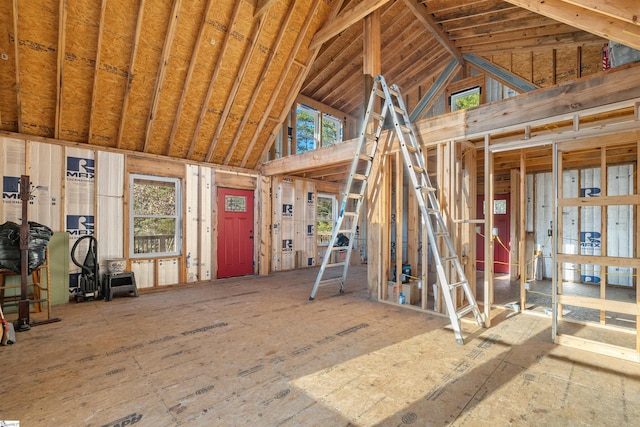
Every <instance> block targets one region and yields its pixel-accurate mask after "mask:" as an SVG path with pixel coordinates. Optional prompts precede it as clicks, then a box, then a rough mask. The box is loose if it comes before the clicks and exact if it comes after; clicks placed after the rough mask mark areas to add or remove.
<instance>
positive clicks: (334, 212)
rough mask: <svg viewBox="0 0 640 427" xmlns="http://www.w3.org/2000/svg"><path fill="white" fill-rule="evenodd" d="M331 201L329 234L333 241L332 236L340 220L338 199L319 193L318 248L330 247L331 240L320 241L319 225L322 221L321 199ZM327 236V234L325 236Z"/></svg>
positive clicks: (317, 207)
mask: <svg viewBox="0 0 640 427" xmlns="http://www.w3.org/2000/svg"><path fill="white" fill-rule="evenodd" d="M321 198H322V199H331V218H330V219H331V232H330V233H329V240H331V235H332V234H333V229H334V227H335V226H336V221H337V219H338V198H337V197H336V196H335V195H334V194H326V193H318V201H317V203H316V243H317V245H318V246H322V247H324V246H329V240H327V242H321V241H320V235H321V234H320V227H319V223H320V221H321V219H320V216H319V215H318V209H319V208H320V199H321ZM323 235H326V234H323Z"/></svg>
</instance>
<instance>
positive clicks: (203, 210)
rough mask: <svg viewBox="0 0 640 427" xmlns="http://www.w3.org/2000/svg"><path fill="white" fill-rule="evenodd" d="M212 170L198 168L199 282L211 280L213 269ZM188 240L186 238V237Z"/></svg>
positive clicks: (202, 167)
mask: <svg viewBox="0 0 640 427" xmlns="http://www.w3.org/2000/svg"><path fill="white" fill-rule="evenodd" d="M213 177H214V173H213V169H211V168H208V167H204V166H200V236H199V238H200V242H199V243H200V259H199V260H198V268H199V270H198V274H199V276H198V277H199V279H200V280H211V271H212V269H213V266H212V261H211V260H212V259H213V246H212V244H213V235H212V226H211V224H212V221H213V209H214V207H213V202H212V201H213V197H212V191H213V179H214V178H213ZM187 238H188V236H187Z"/></svg>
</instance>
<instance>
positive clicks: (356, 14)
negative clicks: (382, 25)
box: [309, 0, 390, 49]
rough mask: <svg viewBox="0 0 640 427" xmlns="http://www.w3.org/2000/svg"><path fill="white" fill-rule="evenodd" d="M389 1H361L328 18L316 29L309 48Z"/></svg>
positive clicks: (316, 45) (336, 33)
mask: <svg viewBox="0 0 640 427" xmlns="http://www.w3.org/2000/svg"><path fill="white" fill-rule="evenodd" d="M389 1H390V0H370V1H363V2H361V3H358V4H357V5H356V6H355V7H353V8H352V9H350V10H346V11H344V12H343V13H342V14H341V15H340V16H338V17H334V18H332V19H328V20H327V22H326V24H325V25H324V26H323V27H322V28H321V29H320V30H318V32H317V33H316V35H315V36H313V39H312V40H311V44H310V45H309V48H310V49H315V48H317V47H320V46H321V45H322V43H324V42H326V41H327V40H329V39H330V38H332V37H334V36H336V35H338V34H339V33H341V32H343V31H344V30H346V29H347V28H349V27H350V26H351V25H353V24H355V23H356V22H358V21H360V20H361V19H362V18H364V17H365V16H367V15H369V14H370V13H371V12H373V11H374V10H376V9H378V8H380V7H382V6H384V5H385V4H386V3H388V2H389Z"/></svg>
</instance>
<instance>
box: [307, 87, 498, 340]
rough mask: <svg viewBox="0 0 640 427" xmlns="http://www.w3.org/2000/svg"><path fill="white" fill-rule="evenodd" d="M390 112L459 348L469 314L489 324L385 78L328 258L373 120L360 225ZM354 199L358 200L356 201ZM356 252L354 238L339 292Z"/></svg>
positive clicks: (378, 89)
mask: <svg viewBox="0 0 640 427" xmlns="http://www.w3.org/2000/svg"><path fill="white" fill-rule="evenodd" d="M374 95H375V96H374ZM377 98H382V100H383V101H384V104H383V106H382V112H381V113H380V114H376V113H374V112H373V111H372V107H373V104H372V102H373V101H374V99H377ZM387 113H390V114H391V118H392V120H393V126H394V128H395V131H396V134H397V136H398V139H399V143H400V149H401V151H402V155H403V158H404V163H405V166H406V168H407V172H408V174H409V177H410V179H411V185H412V187H413V190H414V192H415V195H416V200H417V202H418V206H419V207H420V211H421V214H422V215H421V217H422V224H423V225H424V226H425V228H426V229H427V234H428V238H429V244H430V245H431V253H432V257H433V261H434V264H435V267H436V272H437V277H438V283H439V284H440V289H441V292H442V299H443V301H444V303H445V306H446V308H447V313H448V315H449V319H450V320H451V326H452V328H453V331H454V334H455V338H456V342H457V343H458V344H464V337H463V335H462V330H461V327H460V319H461V318H462V317H464V316H466V315H467V314H468V313H471V312H472V313H473V314H474V316H475V318H476V321H477V323H478V325H479V326H481V327H486V326H485V322H484V320H483V318H482V313H481V312H480V309H479V308H478V304H477V302H476V299H475V297H474V295H473V293H472V292H471V287H470V285H469V281H468V280H467V278H466V275H465V273H464V268H463V266H462V263H461V262H460V259H459V258H458V254H457V253H456V250H455V246H454V245H453V241H452V240H451V236H450V234H449V232H448V230H447V226H446V223H445V222H444V219H443V217H442V213H441V212H440V205H439V203H438V199H437V197H436V189H435V188H434V187H433V186H432V185H431V182H430V179H429V176H428V175H427V171H426V167H425V164H424V159H423V157H422V151H421V150H420V145H419V144H418V142H417V140H416V138H415V134H414V132H413V129H412V126H411V122H410V120H409V116H408V113H407V111H406V108H405V106H404V102H403V100H402V95H401V94H400V90H399V88H398V87H397V86H395V85H392V86H391V87H389V86H387V84H386V81H385V79H384V77H382V76H377V77H376V82H375V84H374V85H373V88H372V91H371V96H370V97H369V106H368V108H367V113H366V115H365V120H364V124H363V132H362V133H361V134H360V138H359V142H358V149H357V151H356V153H355V156H354V159H353V163H352V165H351V172H350V174H349V177H348V179H347V186H346V191H345V193H343V198H342V203H341V210H340V214H339V216H338V220H337V222H336V225H335V227H334V232H333V234H332V236H331V241H330V242H329V247H328V249H327V253H330V251H331V250H333V246H334V244H335V241H336V236H337V235H338V234H339V233H340V232H344V231H341V230H339V229H340V227H341V224H342V221H343V219H344V216H345V211H344V206H345V204H346V203H345V202H346V201H347V200H348V197H349V194H353V193H349V190H350V189H351V187H352V185H353V180H354V175H358V174H357V173H356V170H357V169H358V161H356V159H359V158H360V157H361V156H360V150H361V149H362V147H361V146H362V145H363V143H364V141H366V140H367V139H369V138H368V137H367V134H366V130H367V129H370V127H368V126H369V121H370V120H372V119H371V117H373V120H374V121H375V122H377V127H375V129H376V133H375V135H374V136H371V137H375V144H372V145H373V146H374V150H373V151H368V152H369V153H371V155H370V156H369V154H367V156H369V159H370V160H369V167H368V168H367V169H366V174H362V175H361V176H357V178H358V181H359V182H362V188H360V191H359V193H358V194H359V198H356V200H357V202H356V208H355V210H354V211H348V212H349V213H350V214H353V215H354V216H355V219H354V221H353V222H354V224H357V218H358V214H359V212H360V206H361V203H362V198H363V196H364V187H366V182H367V179H368V176H369V172H370V170H371V167H370V166H371V160H372V159H373V154H375V146H377V141H378V138H379V136H380V133H381V131H382V126H383V123H384V119H385V117H386V115H387ZM353 198H355V196H354V197H353ZM348 231H351V232H352V235H351V236H353V235H355V225H354V226H353V227H352V228H351V229H349V230H348ZM351 236H350V237H351ZM352 247H353V239H352V238H350V239H349V249H348V251H347V257H346V263H345V264H340V266H341V267H343V273H342V276H341V278H340V280H341V282H340V292H341V293H342V292H344V281H345V279H346V274H347V270H348V267H349V258H350V255H351V248H352ZM328 258H329V257H328V256H325V257H324V258H323V262H322V266H321V268H320V271H319V273H318V277H317V278H316V282H315V284H314V287H313V291H312V293H311V297H310V299H313V298H314V296H315V293H316V291H317V288H318V286H319V284H320V283H322V276H323V274H324V271H325V269H326V268H327V267H328V266H329V265H332V264H327V261H328ZM334 265H335V264H334ZM329 280H331V279H329ZM334 281H335V279H334ZM458 288H461V289H462V290H463V291H464V296H465V297H466V300H467V302H468V304H467V305H466V306H464V307H462V308H460V309H456V307H455V304H454V296H453V294H456V292H457V289H458Z"/></svg>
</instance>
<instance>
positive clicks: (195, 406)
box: [0, 266, 640, 427]
mask: <svg viewBox="0 0 640 427" xmlns="http://www.w3.org/2000/svg"><path fill="white" fill-rule="evenodd" d="M316 273H317V269H308V270H300V271H287V272H280V273H276V274H273V275H271V276H268V277H245V278H235V279H225V280H218V281H216V282H213V283H210V284H197V285H196V284H191V285H187V286H181V287H174V288H164V289H160V290H153V291H143V292H141V295H140V297H138V298H132V297H128V296H116V297H115V298H114V299H113V301H111V302H105V301H91V302H85V303H70V304H68V305H64V306H55V307H53V314H54V316H56V317H60V318H61V319H62V320H61V321H60V322H57V323H52V324H48V325H40V326H35V327H33V328H32V329H31V330H30V331H28V332H23V333H18V335H17V343H16V344H14V345H13V346H7V347H0V354H1V355H2V358H3V363H2V367H0V376H1V379H2V381H0V395H2V396H4V399H2V401H1V402H0V416H2V417H4V419H13V420H20V421H21V422H22V423H23V424H24V425H28V426H50V425H54V424H56V425H74V426H75V425H82V426H104V425H109V426H113V425H116V424H123V423H125V422H127V421H128V422H129V424H131V423H132V422H133V421H136V422H135V425H138V426H153V427H156V426H181V425H189V426H212V425H216V426H217V425H220V426H228V425H234V426H236V425H251V426H325V425H327V426H329V425H330V426H347V425H351V426H374V425H375V426H387V425H390V426H398V425H472V426H474V425H487V424H490V425H532V424H535V425H545V424H546V425H567V424H572V425H631V424H633V423H634V422H635V420H637V419H638V417H639V416H640V405H638V403H639V402H638V401H639V400H640V398H638V396H640V365H639V364H634V363H631V362H625V361H621V360H618V359H612V358H608V357H606V356H600V355H595V354H592V353H587V352H582V351H579V350H574V349H570V348H567V347H559V346H556V345H554V344H553V343H551V342H550V338H551V332H550V326H551V325H550V319H549V318H546V317H542V316H536V315H528V314H514V313H513V312H511V311H502V312H500V311H499V315H498V316H497V317H496V318H495V319H494V322H493V325H494V326H493V327H492V328H490V329H486V330H485V329H480V328H478V327H477V326H476V325H474V324H473V323H472V322H464V324H463V329H464V331H465V333H467V334H469V337H468V339H467V342H466V344H465V345H463V346H460V345H457V344H455V339H454V336H453V332H452V330H451V328H450V327H448V326H447V319H446V318H443V317H440V316H436V315H433V314H430V313H424V312H418V311H414V310H410V309H406V308H402V307H399V306H397V305H393V304H386V303H380V302H375V301H371V300H369V299H368V297H367V295H368V291H367V285H366V266H357V267H352V269H351V270H350V272H349V282H348V283H347V288H346V289H347V292H346V294H345V295H341V296H337V288H336V289H328V288H322V289H321V292H319V293H318V294H317V296H316V300H315V301H308V296H309V292H310V291H311V287H312V285H313V280H314V279H315V274H316ZM8 316H9V318H10V319H11V317H10V316H15V314H9V315H8Z"/></svg>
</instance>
